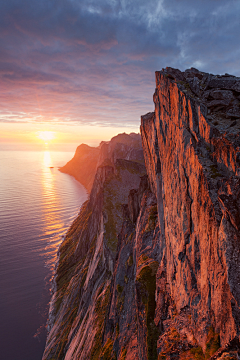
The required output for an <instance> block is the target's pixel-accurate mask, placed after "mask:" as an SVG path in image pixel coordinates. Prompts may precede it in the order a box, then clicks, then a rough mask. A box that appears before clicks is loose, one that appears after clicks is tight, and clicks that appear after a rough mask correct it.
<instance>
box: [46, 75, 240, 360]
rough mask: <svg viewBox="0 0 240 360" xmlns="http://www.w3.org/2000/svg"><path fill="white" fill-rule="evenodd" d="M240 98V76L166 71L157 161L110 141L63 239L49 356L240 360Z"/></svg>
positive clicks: (147, 121) (150, 141) (159, 86)
mask: <svg viewBox="0 0 240 360" xmlns="http://www.w3.org/2000/svg"><path fill="white" fill-rule="evenodd" d="M239 99H240V79H239V78H237V77H234V76H231V75H229V74H225V75H219V76H217V75H212V74H207V73H204V72H200V71H199V70H197V69H194V68H191V69H187V70H186V71H185V72H181V71H180V70H178V69H173V68H166V69H162V71H159V72H156V89H155V93H154V96H153V100H154V103H155V112H154V113H148V114H146V115H144V116H142V117H141V128H140V129H141V139H142V148H143V154H144V160H145V167H144V166H143V164H141V161H142V160H141V159H142V155H141V152H140V151H137V152H135V151H133V152H132V150H131V149H129V148H128V149H127V152H122V151H121V150H122V147H121V146H120V148H117V152H116V153H115V154H114V150H112V149H111V147H109V144H107V147H106V146H105V145H106V144H104V146H103V149H104V150H103V152H102V153H104V154H105V155H104V159H108V160H110V161H105V162H103V161H102V160H101V165H100V166H98V168H97V170H96V174H95V178H94V182H93V186H92V189H91V193H90V197H89V200H88V201H87V202H86V203H85V204H84V205H83V206H82V209H81V211H80V213H79V216H78V217H77V219H76V220H75V221H74V223H73V224H72V226H71V227H70V229H69V231H68V233H67V235H66V238H65V240H64V241H63V243H62V245H61V246H60V249H59V264H58V267H57V270H56V276H55V281H56V289H55V292H54V295H53V299H52V303H51V308H50V322H49V335H48V339H47V344H46V348H45V352H44V356H43V359H44V360H50V359H65V360H70V359H71V360H75V359H76V360H77V359H82V360H83V359H105V360H106V359H118V360H131V359H139V360H140V359H141V360H170V359H173V358H174V359H179V360H183V359H192V360H205V359H206V360H207V359H212V360H213V359H214V360H216V359H222V360H223V359H232V360H234V359H236V360H237V359H238V358H239V354H240V345H239V332H240V328H239V324H240V321H239V320H240V309H239V305H240V285H239V284H240V269H239V265H238V264H239V260H240V238H239V226H240V220H239V219H240V217H239V214H240V212H239V209H240V200H239V193H240V179H239V175H240V155H239V154H240V138H239V129H240V116H239V118H238V114H240V113H239V111H240V107H239V105H240V104H239ZM133 148H134V146H133ZM109 149H110V150H109ZM130 150H131V151H130ZM109 154H110V156H109ZM122 154H125V155H126V154H132V156H133V157H132V158H131V159H128V158H127V156H128V155H126V156H125V158H123V159H121V157H120V155H122ZM133 154H134V155H133Z"/></svg>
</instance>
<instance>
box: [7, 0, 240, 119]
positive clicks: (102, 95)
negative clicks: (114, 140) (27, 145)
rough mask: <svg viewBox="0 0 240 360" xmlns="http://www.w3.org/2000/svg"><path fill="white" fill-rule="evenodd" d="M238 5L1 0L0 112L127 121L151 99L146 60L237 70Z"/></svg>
mask: <svg viewBox="0 0 240 360" xmlns="http://www.w3.org/2000/svg"><path fill="white" fill-rule="evenodd" d="M239 10H240V4H239V2H237V1H231V0H230V1H228V2H226V1H224V0H208V1H207V0H201V1H200V0H199V1H194V2H193V1H190V0H181V1H179V0H168V1H167V0H161V1H159V0H150V1H148V2H146V1H143V0H138V1H137V2H136V1H133V0H132V1H129V0H128V1H127V0H98V1H97V0H81V1H79V0H51V1H49V0H42V1H36V0H31V1H30V0H22V1H21V2H19V1H17V0H9V1H8V2H2V3H1V4H0V51H1V57H0V79H1V88H0V97H1V104H2V106H1V114H2V115H1V116H0V121H4V119H5V118H4V114H6V116H7V114H8V113H9V111H10V112H11V114H12V115H13V117H15V119H13V120H16V121H17V120H18V119H19V120H20V119H21V121H24V120H23V119H25V121H35V122H41V121H54V122H57V121H59V122H64V121H66V122H70V121H72V122H79V123H84V124H86V123H92V124H96V123H97V124H102V125H103V126H106V125H112V126H116V125H118V124H125V125H126V126H136V124H138V123H139V118H140V115H141V114H144V113H146V112H148V111H151V110H152V109H153V105H152V93H153V92H154V88H155V84H154V72H155V70H160V69H161V68H162V67H165V66H173V67H177V68H180V69H181V70H184V69H186V68H189V67H191V66H195V67H198V66H199V68H200V70H203V71H207V72H213V73H216V72H218V73H225V72H229V73H234V74H235V75H240V65H239V60H238V59H239V50H238V34H239V31H240V24H239V19H238V14H239ZM23 114H24V116H25V117H24V116H23ZM1 119H2V120H1Z"/></svg>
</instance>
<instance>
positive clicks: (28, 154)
mask: <svg viewBox="0 0 240 360" xmlns="http://www.w3.org/2000/svg"><path fill="white" fill-rule="evenodd" d="M72 155H73V154H72V153H70V152H59V151H47V150H46V151H4V150H1V151H0V344H1V346H0V358H1V359H2V360H41V358H42V355H43V351H44V346H45V342H46V336H47V328H46V323H47V318H48V309H49V302H50V299H51V281H52V278H53V275H54V269H55V265H56V261H57V252H58V248H59V245H60V244H61V242H62V241H63V239H64V236H65V234H66V231H67V229H68V228H69V226H70V225H71V223H72V221H73V220H74V218H75V217H76V216H77V214H78V213H79V210H80V207H81V205H82V204H83V202H84V201H85V200H86V199H87V192H86V190H85V188H84V187H83V186H82V185H81V184H80V183H78V182H77V181H76V180H75V179H74V178H73V177H71V176H69V175H67V174H63V173H61V172H60V171H59V170H58V167H60V166H63V165H64V164H65V163H66V162H67V161H69V160H70V159H71V158H72Z"/></svg>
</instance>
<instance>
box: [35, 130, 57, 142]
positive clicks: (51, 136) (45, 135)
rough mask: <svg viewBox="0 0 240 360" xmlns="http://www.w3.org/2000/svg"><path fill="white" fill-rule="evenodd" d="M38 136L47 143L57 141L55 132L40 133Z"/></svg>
mask: <svg viewBox="0 0 240 360" xmlns="http://www.w3.org/2000/svg"><path fill="white" fill-rule="evenodd" d="M37 136H38V138H39V139H41V140H43V141H45V142H48V141H50V140H53V139H55V133H54V132H53V131H39V132H38V135H37Z"/></svg>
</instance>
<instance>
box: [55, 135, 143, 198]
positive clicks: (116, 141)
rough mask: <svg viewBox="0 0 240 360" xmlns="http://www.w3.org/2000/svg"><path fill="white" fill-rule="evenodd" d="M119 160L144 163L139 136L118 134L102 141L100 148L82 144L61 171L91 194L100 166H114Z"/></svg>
mask: <svg viewBox="0 0 240 360" xmlns="http://www.w3.org/2000/svg"><path fill="white" fill-rule="evenodd" d="M118 158H121V159H126V160H133V161H134V160H137V161H141V162H143V151H142V144H141V136H140V135H139V134H135V133H131V134H125V133H123V134H118V135H117V136H114V137H113V138H112V139H111V140H110V141H108V142H107V141H102V142H101V144H100V145H99V146H98V147H91V146H88V145H86V144H81V145H79V146H78V147H77V149H76V152H75V154H74V157H73V158H72V159H71V160H70V161H69V162H68V163H67V164H66V165H64V166H62V167H61V168H60V169H59V170H60V171H61V172H63V173H66V174H69V175H72V176H73V177H75V179H76V180H78V181H79V182H80V183H81V184H82V185H84V186H85V188H86V189H87V191H88V192H89V193H90V192H91V189H92V185H93V181H94V176H95V174H96V171H97V168H98V166H100V165H101V164H102V163H103V162H104V161H105V162H108V163H111V164H113V163H114V162H115V160H116V159H118Z"/></svg>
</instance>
